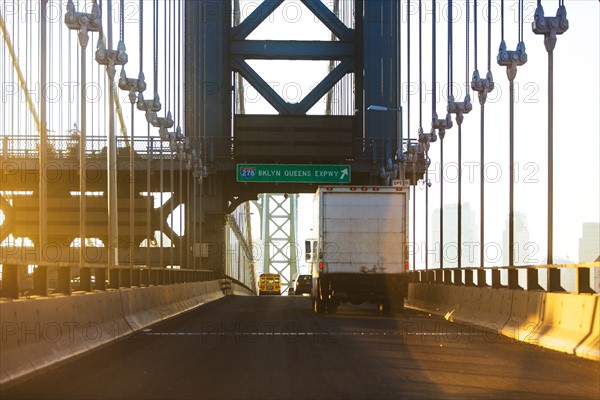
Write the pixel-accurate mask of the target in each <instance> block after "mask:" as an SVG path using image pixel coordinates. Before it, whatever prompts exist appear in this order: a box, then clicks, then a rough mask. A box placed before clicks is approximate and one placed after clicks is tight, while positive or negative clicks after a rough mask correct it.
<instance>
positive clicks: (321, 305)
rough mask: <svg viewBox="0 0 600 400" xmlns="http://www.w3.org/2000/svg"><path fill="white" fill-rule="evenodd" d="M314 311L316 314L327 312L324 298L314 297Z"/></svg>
mask: <svg viewBox="0 0 600 400" xmlns="http://www.w3.org/2000/svg"><path fill="white" fill-rule="evenodd" d="M313 311H314V312H315V313H316V314H323V313H324V312H325V302H324V301H323V300H320V299H317V298H314V299H313Z"/></svg>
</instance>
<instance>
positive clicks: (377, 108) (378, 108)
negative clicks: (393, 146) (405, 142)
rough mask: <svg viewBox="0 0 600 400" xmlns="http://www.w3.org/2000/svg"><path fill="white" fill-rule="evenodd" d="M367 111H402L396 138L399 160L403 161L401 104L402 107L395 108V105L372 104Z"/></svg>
mask: <svg viewBox="0 0 600 400" xmlns="http://www.w3.org/2000/svg"><path fill="white" fill-rule="evenodd" d="M367 111H396V112H398V113H400V121H399V123H398V137H397V138H396V140H397V141H398V143H397V146H398V150H397V155H398V160H399V161H403V160H404V157H403V155H402V106H400V108H394V107H386V106H379V105H375V104H371V105H370V106H368V107H367Z"/></svg>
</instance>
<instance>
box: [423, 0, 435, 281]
mask: <svg viewBox="0 0 600 400" xmlns="http://www.w3.org/2000/svg"><path fill="white" fill-rule="evenodd" d="M422 14H423V1H422V0H419V133H422V132H423V24H422V22H421V21H422V18H423V15H422ZM434 87H435V86H434ZM425 158H426V159H427V168H426V169H425V271H426V276H427V278H426V279H427V282H429V275H428V274H427V271H428V270H429V254H428V252H429V151H428V149H426V150H425Z"/></svg>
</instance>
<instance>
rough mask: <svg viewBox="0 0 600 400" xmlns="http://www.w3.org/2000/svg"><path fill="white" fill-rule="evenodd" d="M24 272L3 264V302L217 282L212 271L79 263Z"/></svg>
mask: <svg viewBox="0 0 600 400" xmlns="http://www.w3.org/2000/svg"><path fill="white" fill-rule="evenodd" d="M7 261H8V260H7ZM23 270H25V271H26V270H27V265H21V264H17V263H10V262H4V263H3V264H2V279H1V280H0V283H1V287H0V297H1V298H13V299H17V298H20V297H24V296H25V297H28V296H41V297H47V296H50V295H53V294H64V295H70V294H72V293H73V292H76V291H81V292H92V291H105V290H107V289H119V288H129V287H147V286H160V285H171V284H177V283H185V282H203V281H209V280H213V279H214V271H212V270H202V269H171V268H147V267H133V268H132V267H117V268H108V265H106V264H85V265H84V266H80V265H79V264H78V263H72V262H58V263H57V262H52V263H50V262H48V263H44V262H39V263H38V265H37V267H36V269H35V270H34V272H33V273H32V274H27V273H22V271H23ZM40 282H41V283H40Z"/></svg>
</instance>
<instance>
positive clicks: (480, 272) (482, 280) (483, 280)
mask: <svg viewBox="0 0 600 400" xmlns="http://www.w3.org/2000/svg"><path fill="white" fill-rule="evenodd" d="M477 286H478V287H486V286H487V276H486V272H485V269H484V268H478V269H477Z"/></svg>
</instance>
